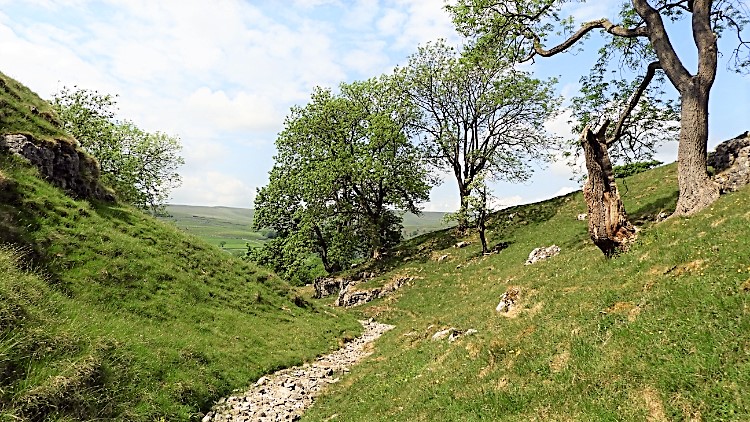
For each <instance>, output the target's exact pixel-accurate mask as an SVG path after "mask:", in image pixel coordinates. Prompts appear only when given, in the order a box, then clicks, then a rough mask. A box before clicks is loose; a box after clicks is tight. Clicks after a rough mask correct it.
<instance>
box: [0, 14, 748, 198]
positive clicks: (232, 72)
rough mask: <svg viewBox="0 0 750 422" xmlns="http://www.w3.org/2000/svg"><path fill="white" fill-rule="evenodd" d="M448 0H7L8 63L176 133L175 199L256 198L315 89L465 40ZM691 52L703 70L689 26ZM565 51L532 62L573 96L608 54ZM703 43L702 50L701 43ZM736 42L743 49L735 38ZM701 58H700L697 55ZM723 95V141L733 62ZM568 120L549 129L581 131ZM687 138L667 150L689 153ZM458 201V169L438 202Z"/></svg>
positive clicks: (733, 99)
mask: <svg viewBox="0 0 750 422" xmlns="http://www.w3.org/2000/svg"><path fill="white" fill-rule="evenodd" d="M617 4H619V0H598V1H595V2H590V3H584V4H577V3H574V4H573V5H571V6H570V7H568V8H567V9H566V12H568V13H570V14H572V15H573V16H575V17H576V20H577V21H584V20H587V19H596V18H600V17H609V18H610V19H615V17H614V16H612V14H613V13H612V12H613V11H614V10H616V9H617ZM443 5H444V1H443V0H212V1H203V0H159V1H153V0H96V1H95V0H0V57H2V64H1V65H0V71H2V72H3V73H5V74H7V75H9V76H11V77H13V78H15V79H17V80H19V81H20V82H22V83H24V84H26V85H27V86H29V87H30V88H31V89H32V90H34V91H35V92H37V93H38V94H39V95H40V96H42V97H43V98H46V99H49V98H51V97H52V95H53V94H54V93H55V92H58V91H59V90H60V89H61V88H63V87H64V86H67V87H72V86H78V87H80V88H85V89H91V90H98V91H99V92H103V93H109V94H116V95H118V105H119V110H118V117H119V118H121V119H128V120H132V121H134V122H135V123H136V124H137V125H138V126H140V127H142V128H143V129H146V130H149V131H157V130H158V131H162V132H166V133H168V134H171V135H176V136H178V137H179V138H180V139H181V142H182V144H183V147H184V149H183V156H184V158H185V161H186V164H185V165H184V166H183V167H182V168H181V169H180V174H181V175H182V178H183V184H182V186H181V187H179V188H177V189H175V190H174V191H173V193H172V198H171V199H170V202H171V203H175V204H190V205H208V206H235V207H247V208H249V207H252V205H253V199H254V197H255V193H256V189H257V188H258V187H261V186H263V185H265V184H266V183H267V182H268V172H269V170H270V169H271V167H272V166H273V156H274V154H275V149H274V140H275V138H276V135H277V134H278V133H279V132H280V131H281V130H282V128H283V123H284V118H285V116H286V115H287V114H288V112H289V109H290V107H291V106H293V105H304V104H306V103H307V101H308V100H309V98H310V94H311V93H312V91H313V88H314V87H315V86H322V87H332V88H333V87H336V86H337V85H338V84H339V83H341V82H352V81H355V80H363V79H367V78H370V77H375V76H379V75H381V74H383V73H387V72H389V71H391V70H392V69H393V68H394V67H395V66H397V65H403V64H405V63H406V61H407V58H408V56H409V55H411V54H413V53H414V52H415V51H416V50H417V47H418V46H419V45H420V44H424V43H426V42H428V41H432V40H436V39H438V38H444V39H446V40H448V42H449V43H451V44H454V45H460V44H461V42H462V39H461V37H460V36H459V35H458V34H457V33H456V32H455V30H454V27H453V24H452V23H451V20H450V16H449V14H448V13H447V12H445V11H444V9H443ZM674 41H675V43H676V44H677V48H678V50H680V52H681V53H683V52H684V54H685V57H688V59H687V60H686V64H687V65H688V67H689V68H695V66H694V64H693V63H691V60H692V61H695V60H694V51H693V50H694V47H693V46H691V45H690V42H689V41H690V40H689V37H687V36H686V35H685V34H683V35H681V36H678V37H676V38H675V40H674ZM590 42H591V43H592V44H590V45H591V46H593V48H589V50H587V51H585V52H584V53H577V54H564V55H561V56H556V57H553V58H550V59H543V60H538V61H537V62H536V63H535V64H534V65H532V66H530V67H529V69H531V70H533V71H534V72H536V74H537V75H538V76H539V77H545V78H546V77H557V78H558V79H559V81H560V82H559V84H558V92H559V94H560V95H562V96H563V97H564V98H570V96H572V95H574V94H575V92H576V91H577V89H578V80H579V78H580V76H582V75H584V74H587V73H588V70H589V68H590V66H591V64H592V63H593V61H594V59H595V56H594V55H593V53H591V51H594V50H595V48H596V47H595V46H596V42H597V41H596V40H595V39H594V40H592V41H590ZM691 47H692V48H691ZM722 47H725V49H726V48H730V47H731V43H730V42H729V40H722V42H721V44H720V49H721V48H722ZM691 54H692V56H691ZM726 59H727V57H726V56H725V57H723V58H722V62H721V64H720V65H719V66H720V73H719V76H718V79H717V82H716V85H715V87H714V89H713V91H712V101H711V103H710V107H711V109H710V120H709V130H710V132H709V133H710V135H709V148H712V147H714V146H715V145H716V144H718V143H719V142H720V141H722V140H725V139H729V138H732V137H734V136H736V135H738V134H740V133H742V132H744V131H746V130H749V129H750V118H749V117H750V76H746V77H741V76H739V75H736V74H733V73H731V72H728V71H727V70H726ZM567 120H568V118H567V116H566V115H565V114H563V115H562V116H560V117H558V118H557V119H555V120H554V121H550V122H548V124H547V125H546V128H547V129H548V130H550V131H552V132H554V133H557V134H560V135H564V136H570V128H569V124H568V123H567ZM676 150H677V145H676V142H673V143H670V144H668V145H666V146H665V147H663V148H661V149H660V151H659V154H657V157H656V158H657V159H660V160H661V161H664V162H672V161H675V160H676ZM534 168H535V172H534V175H533V176H532V178H531V179H530V180H529V181H527V182H524V183H522V184H509V183H502V182H498V183H494V184H493V185H492V188H493V193H494V196H495V197H496V198H497V203H498V204H501V205H506V206H508V205H516V204H521V203H528V202H534V201H538V200H541V199H546V198H550V197H553V196H556V195H559V194H564V193H568V192H571V191H573V190H576V189H579V188H580V185H579V183H578V182H576V181H574V180H571V178H573V177H574V174H573V173H572V171H571V169H570V168H569V167H568V166H567V165H566V164H564V163H563V162H554V163H550V164H537V165H535V166H534ZM457 206H458V190H457V189H456V187H455V182H454V181H452V180H451V179H450V178H446V179H445V180H444V182H443V184H442V185H441V186H439V187H437V188H435V189H433V192H432V194H431V198H430V201H429V202H428V203H426V204H424V209H425V210H427V211H453V210H455V209H456V208H457Z"/></svg>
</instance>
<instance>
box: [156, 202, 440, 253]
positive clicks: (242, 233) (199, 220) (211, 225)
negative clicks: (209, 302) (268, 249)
mask: <svg viewBox="0 0 750 422" xmlns="http://www.w3.org/2000/svg"><path fill="white" fill-rule="evenodd" d="M167 213H168V214H169V217H165V218H163V220H165V221H170V222H172V223H173V224H175V225H176V226H177V227H179V228H180V229H182V230H184V231H186V232H188V233H190V234H193V235H195V236H198V237H200V238H201V239H203V240H205V241H207V242H208V243H211V244H212V245H216V246H219V245H221V242H226V243H225V245H224V249H225V250H227V251H229V252H231V253H233V254H235V255H244V254H245V252H247V244H250V245H251V246H261V245H262V244H263V242H265V241H266V240H267V238H266V237H265V236H264V233H262V232H257V231H253V230H252V229H251V226H252V224H253V210H252V209H249V208H231V207H202V206H193V205H168V206H167ZM444 215H445V214H444V213H440V212H425V213H423V214H422V215H420V216H415V215H414V214H411V213H407V214H405V215H404V230H403V231H404V235H405V236H406V237H407V238H410V237H414V236H416V235H419V234H423V233H428V232H431V231H435V230H439V229H443V228H446V227H448V226H447V225H446V224H445V223H444V222H443V216H444Z"/></svg>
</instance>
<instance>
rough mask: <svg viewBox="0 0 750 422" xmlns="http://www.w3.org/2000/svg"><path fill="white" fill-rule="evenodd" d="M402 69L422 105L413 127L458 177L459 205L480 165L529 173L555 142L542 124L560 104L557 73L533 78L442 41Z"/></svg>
mask: <svg viewBox="0 0 750 422" xmlns="http://www.w3.org/2000/svg"><path fill="white" fill-rule="evenodd" d="M400 73H401V75H402V78H403V89H404V91H405V92H406V93H407V95H408V97H409V98H410V99H411V100H412V101H413V102H414V103H415V104H416V105H417V106H418V107H419V110H420V119H419V120H418V121H416V122H415V128H416V129H417V130H418V131H419V132H420V133H421V135H422V136H423V139H424V140H425V141H426V142H425V143H424V145H425V147H426V149H427V151H428V152H427V156H428V157H429V158H430V160H431V162H432V163H433V164H434V165H435V166H437V167H439V168H441V169H445V170H447V171H450V172H451V173H452V174H453V176H454V177H455V179H456V182H457V184H458V190H459V197H460V201H461V202H460V204H461V208H466V207H467V200H468V198H469V196H470V195H471V190H472V188H471V186H472V183H473V181H474V179H475V178H476V177H477V176H478V175H479V174H480V173H482V172H485V171H486V173H487V175H488V177H491V178H494V179H500V180H507V181H516V180H524V179H526V178H527V177H528V176H529V167H528V164H527V161H528V160H529V159H534V158H541V157H543V156H544V155H545V153H546V152H547V151H548V149H549V148H550V147H551V146H552V145H554V144H555V143H556V140H555V139H554V138H553V137H552V136H551V135H549V134H547V133H546V132H545V131H544V129H543V127H544V122H545V121H546V120H548V119H549V118H550V117H551V116H552V115H553V113H554V112H555V110H556V107H557V105H558V101H557V99H556V98H555V97H554V96H553V93H552V85H553V83H554V81H540V80H538V79H534V78H531V77H530V76H529V74H528V73H526V72H522V71H520V70H517V69H514V68H512V67H511V66H510V65H508V64H506V63H505V62H504V61H502V60H499V59H496V58H494V57H492V56H488V55H473V56H465V57H459V56H458V55H457V53H456V51H455V50H454V49H452V48H450V47H448V46H446V44H445V43H444V42H442V41H439V42H437V43H428V44H427V45H426V46H423V47H420V48H419V51H418V52H417V53H416V54H414V55H413V56H411V57H410V59H409V62H408V65H407V66H406V67H405V68H403V69H401V70H400ZM459 225H460V226H462V225H463V223H462V221H459Z"/></svg>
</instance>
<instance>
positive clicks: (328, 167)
mask: <svg viewBox="0 0 750 422" xmlns="http://www.w3.org/2000/svg"><path fill="white" fill-rule="evenodd" d="M340 90H341V92H340V93H339V94H334V93H333V92H332V91H331V90H329V89H321V88H317V89H316V90H315V91H314V92H313V94H312V98H311V101H310V103H309V104H307V105H306V106H305V107H294V108H292V111H291V113H290V115H289V116H288V117H287V119H286V121H285V124H284V130H283V131H282V132H281V133H280V134H279V137H278V138H277V140H276V147H277V151H278V153H277V155H276V157H274V160H275V163H274V167H273V169H272V170H271V173H270V174H269V184H268V185H267V186H265V187H263V188H261V189H259V190H258V195H257V197H256V199H255V209H256V211H255V219H254V222H253V225H254V227H255V229H256V230H257V229H261V228H268V229H273V230H274V231H275V232H276V233H277V235H278V236H277V237H276V238H275V239H273V241H272V242H269V243H267V244H266V245H267V247H265V248H264V249H265V250H264V251H258V252H254V256H255V257H258V258H259V259H260V260H261V261H264V262H268V261H272V260H274V259H276V262H277V263H279V262H280V263H282V264H280V265H281V266H282V268H280V269H281V270H282V272H284V273H286V272H288V271H289V270H290V269H291V268H295V267H300V266H302V265H306V264H305V263H306V262H307V261H306V260H307V256H308V255H309V254H310V253H315V254H317V255H318V256H319V257H320V259H321V261H322V263H323V266H324V268H325V270H326V271H327V272H335V271H339V270H341V269H342V268H345V267H346V266H347V265H348V264H349V263H351V262H352V261H353V260H354V259H355V258H357V257H368V256H369V257H377V256H378V255H379V254H380V253H381V252H382V251H384V250H385V249H387V248H389V247H390V246H392V245H394V244H395V243H396V242H398V241H399V240H400V238H401V218H400V217H399V216H398V215H397V214H396V212H395V210H396V209H399V210H406V211H410V212H413V213H419V212H420V211H419V209H418V207H417V205H418V204H419V203H421V202H423V201H426V200H427V199H428V197H429V195H428V194H429V189H430V185H431V182H430V178H429V175H428V173H427V170H426V169H425V168H424V166H423V165H422V164H421V163H422V160H421V157H420V154H419V151H418V150H417V148H416V147H415V146H414V145H412V144H411V143H410V142H409V138H410V134H409V132H408V131H409V128H410V122H411V121H412V120H413V119H414V114H415V113H414V110H413V107H412V106H411V104H410V103H409V102H408V101H406V100H405V99H404V98H403V97H401V96H400V95H398V94H399V93H398V91H397V90H396V89H394V85H393V80H392V78H391V77H382V78H380V79H371V80H368V81H364V82H355V83H352V84H342V85H341V87H340ZM274 257H276V258H274ZM277 265H279V264H277Z"/></svg>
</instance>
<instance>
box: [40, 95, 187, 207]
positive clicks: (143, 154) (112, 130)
mask: <svg viewBox="0 0 750 422" xmlns="http://www.w3.org/2000/svg"><path fill="white" fill-rule="evenodd" d="M52 105H53V106H54V107H55V109H56V111H57V113H58V115H59V116H60V120H61V121H62V123H63V129H65V130H66V131H67V132H68V133H70V134H71V135H73V137H75V138H76V140H77V141H78V142H79V143H80V144H81V147H82V148H83V149H84V150H86V151H87V152H88V153H90V154H91V155H93V156H94V157H96V159H97V161H98V162H99V166H100V168H101V172H102V179H103V180H104V182H105V183H106V184H107V185H109V186H110V187H112V188H113V189H114V190H115V192H116V193H117V196H118V197H119V198H120V199H122V200H124V201H126V202H129V203H131V204H133V205H135V206H136V207H138V208H140V209H142V210H144V211H150V212H152V213H154V214H159V213H162V212H163V211H164V204H165V203H166V201H167V199H168V198H169V193H170V191H171V190H172V189H173V188H175V187H177V186H179V184H180V175H179V174H178V173H177V169H178V168H179V166H181V165H182V164H184V160H183V159H182V157H181V156H180V150H181V149H182V146H181V145H180V141H179V138H177V137H175V136H170V135H167V134H165V133H162V132H154V133H149V132H146V131H144V130H142V129H140V128H138V127H137V126H136V125H135V124H134V123H133V122H130V121H119V120H117V119H116V116H115V110H116V101H115V99H114V97H112V96H111V95H108V94H100V93H98V92H96V91H90V90H86V89H79V88H77V87H74V88H73V89H69V88H63V89H62V90H61V91H60V92H59V93H57V94H55V96H54V98H53V102H52Z"/></svg>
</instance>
